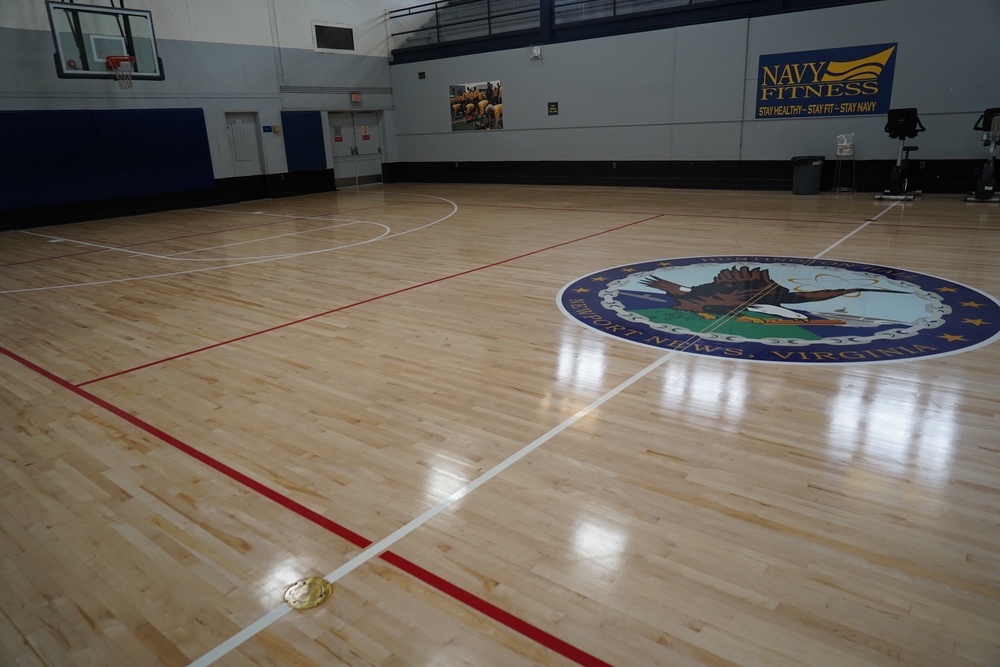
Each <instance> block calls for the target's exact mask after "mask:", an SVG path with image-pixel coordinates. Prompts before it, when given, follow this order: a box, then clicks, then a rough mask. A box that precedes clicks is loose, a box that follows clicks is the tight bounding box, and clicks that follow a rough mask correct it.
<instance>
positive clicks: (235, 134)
mask: <svg viewBox="0 0 1000 667" xmlns="http://www.w3.org/2000/svg"><path fill="white" fill-rule="evenodd" d="M226 136H227V137H228V138H229V157H230V159H231V160H232V163H233V176H256V175H258V174H263V173H264V167H263V160H262V159H261V150H260V148H261V147H260V132H259V131H258V125H257V114H255V113H242V112H240V113H236V112H227V113H226Z"/></svg>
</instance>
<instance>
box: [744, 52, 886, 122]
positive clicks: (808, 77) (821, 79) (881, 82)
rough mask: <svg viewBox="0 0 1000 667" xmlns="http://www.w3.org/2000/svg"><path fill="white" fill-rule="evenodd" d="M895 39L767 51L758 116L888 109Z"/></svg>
mask: <svg viewBox="0 0 1000 667" xmlns="http://www.w3.org/2000/svg"><path fill="white" fill-rule="evenodd" d="M895 66H896V44H870V45H868V46H849V47H845V48H839V49H823V50H820V51H799V52H797V53H773V54H769V55H762V56H761V57H760V64H759V65H758V67H757V105H756V106H757V113H756V118H774V117H781V116H792V117H795V116H799V117H803V116H805V117H812V116H849V115H858V114H886V113H888V111H889V102H890V100H891V98H892V74H893V70H894V68H895Z"/></svg>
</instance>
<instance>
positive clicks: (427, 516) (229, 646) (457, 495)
mask: <svg viewBox="0 0 1000 667" xmlns="http://www.w3.org/2000/svg"><path fill="white" fill-rule="evenodd" d="M897 204H899V202H898V201H896V202H893V203H892V204H890V205H889V206H888V207H887V208H885V209H883V210H882V211H881V212H879V213H878V215H875V216H873V217H871V218H868V219H867V220H865V222H864V224H862V225H860V226H859V227H857V228H856V229H854V230H853V231H851V233H850V234H847V235H845V236H844V237H842V238H841V239H840V240H838V241H837V242H836V243H834V244H833V245H831V246H829V247H828V248H826V249H825V250H823V251H822V252H820V253H818V254H816V255H813V256H812V257H811V258H810V259H819V258H821V257H822V256H823V255H825V254H827V253H828V252H830V251H831V250H833V249H834V248H836V247H837V246H839V245H840V244H842V243H843V242H844V241H846V240H848V239H849V238H851V237H852V236H854V235H855V234H857V233H858V232H860V231H861V230H863V229H864V228H865V227H867V226H868V225H870V224H871V223H873V222H875V221H876V220H878V219H879V218H881V217H882V216H883V215H884V214H885V213H887V212H888V211H889V210H890V209H892V208H893V207H894V206H896V205H897ZM727 319H728V318H726V317H723V318H719V320H718V321H717V322H716V323H714V324H715V326H713V327H710V328H709V329H707V330H706V332H709V331H711V329H713V328H717V327H718V326H721V325H722V323H723V322H725V321H726V320H727ZM698 337H699V335H698V334H695V335H693V336H692V338H698ZM677 354H682V352H681V351H680V350H676V349H673V350H670V351H668V352H667V353H666V354H664V355H663V356H661V357H660V358H659V359H657V360H656V361H654V362H653V363H651V364H649V365H648V366H646V367H645V368H643V369H642V370H640V371H638V372H637V373H636V374H635V375H633V376H632V377H630V378H628V379H627V380H625V381H624V382H622V383H621V384H619V385H618V386H617V387H615V388H613V389H611V390H609V391H608V392H607V393H605V394H604V395H603V396H601V397H600V398H598V399H596V400H595V401H593V402H592V403H590V405H588V406H587V407H585V408H583V409H582V410H579V411H578V412H577V413H576V414H574V415H572V416H570V417H568V418H567V419H565V420H564V421H563V422H562V423H561V424H559V425H558V426H555V427H554V428H552V429H549V431H547V432H546V433H545V434H544V435H541V436H539V437H538V438H535V439H534V440H533V441H531V442H530V443H528V444H527V445H525V446H524V447H522V448H521V449H520V450H518V451H517V452H515V453H513V454H511V455H510V456H508V457H507V458H506V459H504V460H503V461H501V462H500V463H498V464H496V465H495V466H493V467H492V468H490V469H489V470H487V471H486V472H485V473H483V474H482V475H480V476H479V477H477V478H476V479H474V480H473V481H471V482H469V483H468V484H466V485H465V486H464V487H462V488H461V489H459V490H458V491H455V492H454V493H452V494H451V495H449V496H448V497H447V498H445V499H444V500H442V501H440V502H438V503H437V504H436V505H434V506H433V507H431V508H430V509H428V510H427V511H425V512H424V513H423V514H421V515H419V516H417V517H415V518H414V519H412V520H410V522H409V523H407V524H405V525H404V526H402V527H400V528H399V529H397V530H396V531H394V532H393V533H391V534H389V535H388V536H386V537H384V538H382V539H381V540H379V541H378V542H375V543H373V544H370V545H368V546H367V547H366V548H365V549H363V550H362V551H361V552H359V553H358V555H356V556H355V557H354V558H352V559H350V560H349V561H347V562H346V563H344V564H343V565H341V566H340V567H338V568H337V569H335V570H334V571H333V572H330V573H329V574H327V575H326V576H325V577H323V578H324V579H326V580H327V581H329V582H330V583H331V584H332V583H334V582H335V581H337V580H338V579H340V578H342V577H344V576H345V575H347V574H349V573H350V572H353V571H354V570H356V569H357V568H359V567H361V566H362V565H364V564H365V563H367V562H368V561H370V560H373V559H374V558H377V557H378V556H379V555H380V554H382V553H383V552H385V551H387V550H388V549H389V548H390V547H391V546H392V545H393V544H395V543H396V542H398V541H399V540H401V539H403V538H404V537H406V536H407V535H409V534H410V533H412V532H413V531H415V530H416V529H417V528H419V527H421V526H423V525H424V524H425V523H427V522H428V521H430V520H431V519H433V518H434V517H436V516H437V515H438V514H440V513H441V512H443V511H445V510H446V509H448V508H449V507H451V506H452V505H454V504H455V503H457V502H458V501H459V500H461V499H462V498H464V497H465V496H467V495H469V494H470V493H472V492H473V491H475V490H476V489H478V488H479V487H480V486H482V485H483V484H485V483H486V482H488V481H490V480H491V479H493V478H494V477H496V476H497V475H499V474H501V473H502V472H504V471H506V470H507V469H508V468H510V467H511V466H512V465H514V464H515V463H517V462H518V461H520V460H521V459H523V458H524V457H526V456H527V455H528V454H531V453H532V452H534V451H535V450H536V449H538V448H539V447H541V446H542V445H544V444H545V443H546V442H548V441H549V440H551V439H552V438H554V437H555V436H557V435H559V434H560V433H562V432H563V431H565V430H566V429H568V428H569V427H571V426H573V425H574V424H576V423H577V422H578V421H580V420H581V419H583V418H585V417H587V416H588V415H590V413H592V412H593V411H594V410H596V409H597V408H599V407H601V406H602V405H604V404H605V403H607V402H608V401H610V400H611V399H612V398H615V397H616V396H618V394H620V393H622V392H623V391H625V390H626V389H628V388H629V387H631V386H632V385H633V384H635V383H636V382H638V381H639V380H641V379H642V378H644V377H646V376H647V375H649V374H650V373H652V372H653V371H654V370H656V369H657V368H659V367H660V366H662V365H663V364H665V363H667V361H669V360H670V359H672V358H673V357H674V356H675V355H677ZM290 610H291V608H290V607H288V606H287V605H282V606H281V607H278V608H276V609H273V610H272V611H270V612H268V613H267V614H265V615H264V616H262V617H261V618H259V619H258V620H257V621H255V622H254V623H252V624H250V625H249V626H247V627H246V628H244V629H243V630H241V631H240V632H238V633H237V634H235V635H233V636H232V637H230V638H229V639H227V640H226V641H224V642H222V643H221V644H219V645H218V646H216V647H215V648H213V649H212V650H210V651H209V652H208V653H206V654H204V655H203V656H201V657H200V658H198V659H197V660H195V661H194V662H192V663H191V664H190V665H189V667H207V666H208V665H211V664H212V663H213V662H215V661H216V660H218V659H219V658H221V657H223V656H225V655H226V654H228V653H230V652H231V651H233V650H234V649H236V648H237V647H239V646H240V645H241V644H243V642H245V641H247V640H248V639H250V638H252V637H253V636H254V635H256V634H257V633H258V632H260V631H261V630H265V629H267V628H268V627H269V626H270V625H271V624H273V623H274V622H275V621H277V620H279V619H281V618H283V617H284V616H285V615H286V614H287V613H288V612H289V611H290Z"/></svg>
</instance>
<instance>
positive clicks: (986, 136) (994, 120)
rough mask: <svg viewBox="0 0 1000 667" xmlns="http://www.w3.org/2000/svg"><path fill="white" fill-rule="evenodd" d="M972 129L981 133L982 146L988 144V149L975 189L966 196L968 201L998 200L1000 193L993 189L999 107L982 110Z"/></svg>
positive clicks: (998, 138)
mask: <svg viewBox="0 0 1000 667" xmlns="http://www.w3.org/2000/svg"><path fill="white" fill-rule="evenodd" d="M972 129H973V130H975V131H977V132H982V133H983V146H988V147H989V149H990V151H989V153H987V155H986V164H984V165H983V172H982V173H981V174H980V175H979V180H978V181H976V191H975V192H974V193H973V194H972V196H971V197H966V198H965V201H968V202H977V201H978V202H985V201H991V202H1000V195H997V194H996V193H995V192H994V191H993V179H994V173H995V172H994V169H993V167H994V164H995V163H996V151H997V142H998V141H1000V107H993V108H992V109H987V110H986V111H984V112H983V115H982V116H980V117H979V120H977V121H976V124H975V125H973V126H972Z"/></svg>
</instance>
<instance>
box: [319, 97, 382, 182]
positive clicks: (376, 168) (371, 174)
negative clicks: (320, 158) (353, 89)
mask: <svg viewBox="0 0 1000 667" xmlns="http://www.w3.org/2000/svg"><path fill="white" fill-rule="evenodd" d="M328 122H329V124H330V145H331V155H332V156H333V172H334V176H335V178H336V183H337V187H347V186H352V185H365V184H367V183H381V182H382V136H381V133H380V132H379V122H380V113H379V112H377V111H331V112H329V120H328Z"/></svg>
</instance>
